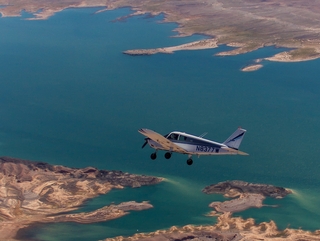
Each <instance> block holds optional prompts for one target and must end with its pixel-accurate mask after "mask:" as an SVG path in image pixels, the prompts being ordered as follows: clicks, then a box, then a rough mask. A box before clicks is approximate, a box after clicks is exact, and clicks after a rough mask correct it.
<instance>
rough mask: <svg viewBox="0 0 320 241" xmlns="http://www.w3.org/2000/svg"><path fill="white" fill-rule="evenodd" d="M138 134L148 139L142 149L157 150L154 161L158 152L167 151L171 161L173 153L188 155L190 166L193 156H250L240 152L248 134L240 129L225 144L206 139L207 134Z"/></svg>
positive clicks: (147, 131) (144, 130) (144, 132)
mask: <svg viewBox="0 0 320 241" xmlns="http://www.w3.org/2000/svg"><path fill="white" fill-rule="evenodd" d="M138 132H139V133H141V134H142V135H144V136H145V137H146V138H145V143H144V144H143V145H142V148H144V147H145V146H146V145H147V144H149V146H150V147H152V148H153V149H155V150H156V151H155V152H154V153H152V154H151V156H150V157H151V159H152V160H155V159H156V158H157V151H158V150H163V151H167V152H166V153H165V155H164V156H165V158H166V159H170V157H171V155H172V152H177V153H181V154H186V155H188V160H187V164H188V165H192V163H193V160H192V155H197V156H198V157H199V156H201V155H249V154H247V153H245V152H242V151H239V150H238V149H239V146H240V144H241V141H242V139H243V137H244V134H245V133H246V130H245V129H242V128H240V127H239V128H238V129H237V130H236V131H235V132H234V133H233V134H232V135H231V136H230V137H229V138H228V139H227V140H225V141H224V142H223V143H219V142H215V141H211V140H208V139H204V138H203V137H204V136H205V135H206V134H207V133H204V134H202V135H200V136H194V135H190V134H188V133H185V132H180V131H173V132H170V133H169V134H167V135H164V136H162V135H161V134H159V133H157V132H155V131H152V130H149V129H140V130H138Z"/></svg>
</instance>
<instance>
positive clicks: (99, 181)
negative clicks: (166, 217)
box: [0, 157, 163, 240]
mask: <svg viewBox="0 0 320 241" xmlns="http://www.w3.org/2000/svg"><path fill="white" fill-rule="evenodd" d="M162 180H163V179H162V178H158V177H151V176H145V175H134V174H130V173H124V172H121V171H107V170H98V169H96V168H94V167H87V168H69V167H65V166H56V165H50V164H48V163H44V162H32V161H27V160H20V159H16V158H10V157H1V158H0V233H1V237H0V240H14V237H15V236H16V234H17V232H18V230H19V229H21V228H25V227H28V226H29V225H30V224H32V223H35V222H44V223H48V222H79V223H92V222H100V221H106V220H110V219H114V218H119V217H121V216H123V215H126V214H128V211H130V210H144V209H148V208H152V205H151V204H149V203H148V202H142V203H137V202H134V201H131V202H126V203H120V204H118V205H114V204H112V205H110V206H105V207H103V208H101V209H98V210H95V211H93V212H89V213H78V214H68V212H70V211H73V210H76V209H78V208H79V206H80V205H82V204H83V203H84V202H85V201H86V200H87V199H90V198H94V197H96V196H98V195H101V194H105V193H107V192H109V191H110V190H111V189H113V188H124V187H141V186H143V185H154V184H157V183H159V182H161V181H162Z"/></svg>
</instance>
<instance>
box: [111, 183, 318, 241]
mask: <svg viewBox="0 0 320 241" xmlns="http://www.w3.org/2000/svg"><path fill="white" fill-rule="evenodd" d="M203 192H205V193H207V194H212V193H218V194H223V195H225V196H227V197H231V198H236V197H239V198H238V199H239V200H241V201H240V202H239V201H235V202H234V204H235V203H237V202H238V204H239V203H246V202H251V200H250V198H249V199H248V198H243V199H241V198H242V196H243V195H244V196H251V197H256V196H261V197H263V198H265V197H273V198H283V197H285V196H286V195H288V194H290V193H292V192H291V191H290V190H289V189H285V188H282V187H276V186H273V185H267V184H254V183H248V182H243V181H226V182H221V183H218V184H213V185H210V186H207V187H206V188H204V189H203ZM234 200H235V199H234ZM227 202H230V201H226V202H222V204H224V205H225V206H226V207H225V208H226V209H225V210H222V211H221V213H222V214H221V215H219V216H218V217H217V222H216V223H215V224H213V225H201V226H195V225H186V226H183V227H176V226H173V227H171V228H170V229H167V230H157V231H155V232H151V233H138V234H135V235H133V236H131V237H123V236H119V237H115V238H107V239H105V241H135V240H141V241H160V240H161V241H171V240H176V241H185V240H193V241H197V240H217V241H218V240H219V241H248V240H266V241H273V240H274V241H286V240H292V241H301V240H308V241H316V240H317V241H319V240H320V230H317V231H315V232H309V231H304V230H301V229H298V230H297V229H289V228H286V229H284V230H279V229H278V228H277V225H276V224H275V222H274V221H270V222H262V223H259V224H257V223H255V220H254V219H252V218H248V219H243V218H241V217H232V212H234V211H235V210H233V209H234V208H235V207H236V206H237V205H238V204H236V205H229V204H228V203H227ZM226 203H227V204H226ZM240 206H241V205H240ZM245 206H246V208H249V207H253V206H254V205H253V206H251V205H246V204H245ZM223 208H224V207H223ZM227 209H229V210H227ZM236 209H237V208H236ZM238 210H239V209H238ZM242 210H243V209H242Z"/></svg>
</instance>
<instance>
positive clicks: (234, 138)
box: [223, 128, 246, 150]
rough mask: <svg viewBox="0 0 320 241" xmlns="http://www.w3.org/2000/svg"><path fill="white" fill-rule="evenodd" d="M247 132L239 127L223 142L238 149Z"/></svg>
mask: <svg viewBox="0 0 320 241" xmlns="http://www.w3.org/2000/svg"><path fill="white" fill-rule="evenodd" d="M245 133H246V130H245V129H242V128H238V129H237V130H236V131H235V132H234V133H233V134H232V135H231V136H230V137H229V138H228V139H227V140H225V142H223V144H225V145H227V146H228V147H230V148H232V149H235V150H238V149H239V146H240V144H241V141H242V139H243V137H244V134H245Z"/></svg>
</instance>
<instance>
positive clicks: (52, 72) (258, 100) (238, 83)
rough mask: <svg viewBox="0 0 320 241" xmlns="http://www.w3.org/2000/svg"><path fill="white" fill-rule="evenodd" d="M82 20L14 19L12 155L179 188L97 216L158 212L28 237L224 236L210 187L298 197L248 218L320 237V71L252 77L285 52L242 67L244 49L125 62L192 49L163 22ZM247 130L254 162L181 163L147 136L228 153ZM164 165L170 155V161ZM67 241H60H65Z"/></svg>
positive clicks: (1, 107) (0, 142) (150, 192)
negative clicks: (243, 186)
mask: <svg viewBox="0 0 320 241" xmlns="http://www.w3.org/2000/svg"><path fill="white" fill-rule="evenodd" d="M97 10H98V9H95V8H89V9H88V8H85V9H71V10H65V11H62V12H60V13H57V14H56V15H55V16H53V17H51V18H49V19H48V20H44V21H27V20H25V17H30V15H29V14H26V13H24V15H23V17H22V18H1V19H0V28H1V30H2V34H1V38H0V115H1V118H0V155H1V156H12V157H17V158H22V159H29V160H36V161H44V162H49V163H51V164H59V165H66V166H70V167H85V166H95V167H97V168H99V169H109V170H114V169H117V170H122V171H128V172H133V173H138V174H149V175H158V176H162V177H166V178H167V181H166V182H163V183H161V184H159V185H156V186H150V187H142V188H140V189H130V188H128V189H124V190H113V191H112V192H110V193H109V194H107V195H103V196H100V197H98V198H96V199H93V200H91V201H89V202H88V203H86V205H84V206H83V208H82V209H81V210H80V211H89V210H94V209H96V208H99V207H102V206H104V205H108V204H110V203H111V202H115V203H119V202H122V201H128V200H136V201H143V200H149V201H150V202H151V203H152V204H153V205H154V209H151V210H145V211H141V212H132V213H131V214H130V215H127V216H125V217H123V218H120V219H117V220H113V221H109V222H103V223H97V224H86V225H81V224H73V223H61V224H45V225H42V224H39V225H36V226H34V227H32V228H30V229H29V230H26V231H25V232H24V233H23V235H24V237H26V238H30V239H31V238H32V239H39V240H74V239H75V238H76V239H77V240H100V239H103V238H107V237H114V236H118V235H132V234H134V233H136V232H150V231H155V230H157V229H165V228H169V227H170V226H173V225H177V226H181V225H186V224H211V223H214V222H215V218H210V217H206V216H204V214H205V213H207V212H209V211H210V209H209V208H208V204H209V203H210V202H211V201H215V200H224V198H223V197H222V196H220V195H205V194H203V193H202V192H201V189H202V188H203V187H205V186H206V185H210V184H212V183H216V182H220V181H225V180H234V179H239V180H244V181H248V182H258V183H267V184H273V185H279V186H283V187H287V188H291V189H293V190H294V191H295V194H294V195H290V196H288V197H286V198H284V199H282V200H274V199H267V200H266V204H278V205H279V207H278V208H271V207H263V208H261V209H250V210H246V211H244V212H241V213H238V214H237V215H236V216H238V215H240V216H243V217H245V218H247V217H253V218H255V219H256V220H257V222H262V221H270V220H275V222H276V223H277V225H278V226H279V227H280V228H286V227H287V226H290V227H292V228H299V227H301V228H303V229H307V230H315V229H319V228H320V208H319V205H318V200H319V198H320V186H319V184H320V176H319V173H320V160H319V156H320V149H319V145H320V139H319V133H320V108H319V107H320V106H319V103H320V82H319V78H318V76H319V72H320V71H319V70H320V68H319V65H320V61H319V60H315V61H308V62H300V63H274V62H265V63H264V64H265V66H264V67H263V68H262V69H260V70H258V71H256V72H249V73H248V72H247V73H246V72H241V71H240V69H241V68H242V67H244V66H245V65H247V64H249V63H252V61H253V60H254V59H256V58H262V57H268V56H271V55H273V54H275V53H278V52H280V51H283V49H276V48H273V47H268V48H264V49H260V50H258V51H255V52H252V53H248V54H244V55H237V56H229V57H215V56H213V55H214V54H215V53H217V52H221V51H225V50H227V49H230V48H229V47H226V46H220V47H219V48H217V49H212V50H201V51H181V52H176V53H174V54H171V55H164V54H158V55H153V56H138V57H132V56H127V55H124V54H122V51H124V50H128V49H135V48H154V47H164V46H172V45H178V44H183V43H187V42H190V41H195V40H200V39H203V38H205V37H203V36H199V35H195V36H191V37H187V38H175V37H172V36H176V33H175V32H173V30H174V28H175V27H177V25H176V24H173V23H161V24H160V22H161V20H162V19H163V16H158V17H156V18H147V17H146V16H139V17H134V18H129V19H127V20H126V21H125V22H119V21H118V22H112V20H114V19H116V18H118V17H120V16H124V15H127V14H129V13H130V12H131V11H130V9H126V8H125V9H118V10H114V11H106V12H102V13H99V14H94V12H95V11H97ZM238 126H241V127H243V128H245V129H247V134H246V136H245V138H244V141H243V143H242V145H241V148H240V149H241V150H243V151H245V152H248V153H249V154H250V156H217V157H201V158H199V159H198V158H196V157H194V164H193V165H192V166H188V165H186V159H187V157H186V156H183V155H178V154H173V156H172V158H171V159H170V160H166V159H164V157H163V156H162V155H161V154H162V153H161V154H160V153H159V155H158V158H157V160H156V161H151V160H150V158H149V156H150V154H151V153H152V149H150V148H149V147H146V148H144V149H141V146H142V144H143V142H144V140H143V136H141V135H140V134H139V133H138V132H137V130H138V129H140V128H150V129H153V130H155V131H157V132H159V133H162V134H166V133H168V132H170V131H172V130H180V131H186V132H189V133H192V134H197V135H201V134H202V133H204V132H208V135H207V136H206V137H207V138H208V139H213V140H216V141H221V142H222V141H224V140H225V139H226V138H227V137H228V136H229V135H230V134H231V133H233V131H234V130H235V129H236V128H237V127H238ZM163 154H164V153H163ZM57 234H58V235H57Z"/></svg>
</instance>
